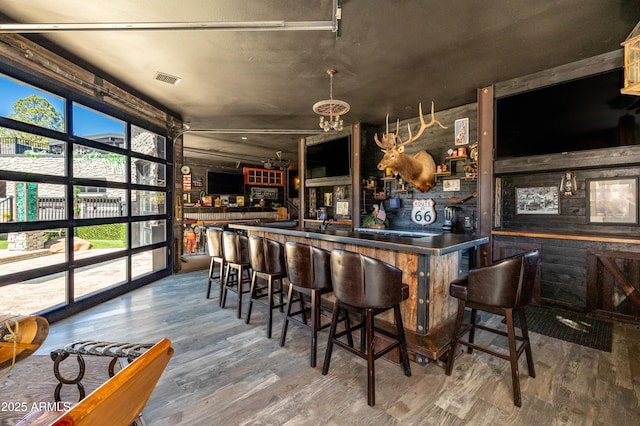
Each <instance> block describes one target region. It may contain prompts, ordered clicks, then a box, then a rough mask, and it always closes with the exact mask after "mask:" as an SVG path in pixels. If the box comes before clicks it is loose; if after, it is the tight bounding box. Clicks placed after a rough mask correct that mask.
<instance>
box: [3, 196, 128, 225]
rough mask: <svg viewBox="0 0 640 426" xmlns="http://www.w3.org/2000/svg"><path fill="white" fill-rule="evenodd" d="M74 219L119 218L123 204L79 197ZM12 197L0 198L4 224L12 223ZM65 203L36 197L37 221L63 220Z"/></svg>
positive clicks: (58, 198)
mask: <svg viewBox="0 0 640 426" xmlns="http://www.w3.org/2000/svg"><path fill="white" fill-rule="evenodd" d="M79 198H80V202H78V203H77V204H76V205H77V208H76V215H75V217H76V218H78V219H90V218H101V217H119V216H123V215H124V203H123V202H122V201H121V200H120V198H113V197H105V198H95V197H90V198H84V197H79ZM14 202H15V199H14V197H13V196H9V197H7V198H0V217H2V221H4V222H13V221H14V220H15V218H14ZM66 207H67V202H66V201H65V199H64V197H38V220H65V219H68V216H67V213H66Z"/></svg>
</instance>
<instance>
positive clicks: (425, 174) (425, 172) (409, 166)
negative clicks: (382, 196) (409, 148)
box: [374, 102, 446, 192]
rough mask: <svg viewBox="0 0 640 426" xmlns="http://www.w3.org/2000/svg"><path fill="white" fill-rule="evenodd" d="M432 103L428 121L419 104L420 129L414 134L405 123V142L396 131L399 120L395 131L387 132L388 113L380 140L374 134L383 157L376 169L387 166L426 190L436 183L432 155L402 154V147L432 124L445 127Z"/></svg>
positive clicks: (419, 189)
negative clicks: (407, 137)
mask: <svg viewBox="0 0 640 426" xmlns="http://www.w3.org/2000/svg"><path fill="white" fill-rule="evenodd" d="M433 109H434V105H433V102H431V121H430V122H429V123H425V122H424V117H423V116H422V104H420V129H419V130H418V133H416V135H415V136H413V135H412V134H411V126H409V125H407V128H408V129H409V139H408V140H407V141H405V142H402V140H400V137H399V136H398V132H399V131H400V120H398V124H397V125H396V132H395V133H389V115H387V129H386V133H385V134H384V135H382V142H381V141H380V140H379V139H378V135H377V134H376V135H375V136H374V140H375V141H376V144H377V145H378V146H379V147H380V148H382V152H384V157H382V160H380V162H379V163H378V170H384V169H386V168H387V167H388V168H390V169H391V170H392V171H393V173H397V174H399V175H400V177H402V179H404V180H405V181H407V182H409V183H411V184H412V185H413V186H414V187H415V188H416V189H417V190H418V191H420V192H427V191H429V190H430V189H431V188H433V187H434V186H435V184H436V178H435V173H436V163H435V162H434V161H433V157H431V155H429V154H428V153H427V152H425V151H420V152H418V153H417V154H415V155H414V156H413V157H410V156H408V155H407V154H404V153H403V152H404V147H405V146H406V145H407V144H410V143H411V142H413V141H415V140H416V139H418V138H419V137H420V136H422V133H424V131H425V130H426V129H428V128H429V127H431V126H433V125H434V124H438V125H439V126H440V127H442V128H443V129H446V127H445V126H443V125H442V123H440V122H439V121H438V120H436V118H435V115H434V112H433Z"/></svg>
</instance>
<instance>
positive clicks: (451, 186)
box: [442, 179, 460, 191]
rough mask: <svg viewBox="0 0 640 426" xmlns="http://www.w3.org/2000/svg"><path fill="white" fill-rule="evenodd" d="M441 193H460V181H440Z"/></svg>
mask: <svg viewBox="0 0 640 426" xmlns="http://www.w3.org/2000/svg"><path fill="white" fill-rule="evenodd" d="M442 190H443V191H460V179H447V180H444V181H442Z"/></svg>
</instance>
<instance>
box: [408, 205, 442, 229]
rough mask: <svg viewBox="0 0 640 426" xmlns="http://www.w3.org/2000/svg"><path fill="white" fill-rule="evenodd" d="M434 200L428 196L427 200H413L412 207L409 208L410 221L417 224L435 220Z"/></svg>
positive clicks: (427, 223)
mask: <svg viewBox="0 0 640 426" xmlns="http://www.w3.org/2000/svg"><path fill="white" fill-rule="evenodd" d="M435 205H436V202H435V201H433V199H431V198H429V199H428V200H413V208H412V209H411V221H412V222H414V223H417V224H418V225H423V226H424V225H430V224H432V223H433V222H435V221H436V219H437V215H436V209H435Z"/></svg>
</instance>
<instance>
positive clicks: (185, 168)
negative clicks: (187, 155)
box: [180, 166, 191, 175]
mask: <svg viewBox="0 0 640 426" xmlns="http://www.w3.org/2000/svg"><path fill="white" fill-rule="evenodd" d="M180 172H181V173H182V174H183V175H188V174H189V173H191V167H189V166H182V167H181V168H180Z"/></svg>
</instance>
